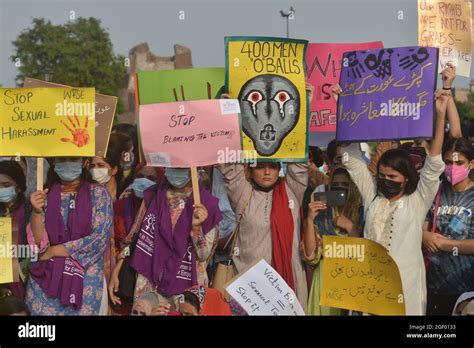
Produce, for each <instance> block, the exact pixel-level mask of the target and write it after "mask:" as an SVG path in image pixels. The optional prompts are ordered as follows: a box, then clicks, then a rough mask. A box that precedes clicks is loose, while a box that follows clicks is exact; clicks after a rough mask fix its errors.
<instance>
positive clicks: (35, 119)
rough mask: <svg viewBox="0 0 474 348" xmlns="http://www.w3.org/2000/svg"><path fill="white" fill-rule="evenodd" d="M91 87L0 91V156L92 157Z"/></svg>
mask: <svg viewBox="0 0 474 348" xmlns="http://www.w3.org/2000/svg"><path fill="white" fill-rule="evenodd" d="M94 125H95V90H94V88H0V138H1V142H2V146H1V147H0V155H2V156H16V155H20V156H33V157H55V156H77V157H78V156H84V157H87V156H94V154H95V127H94Z"/></svg>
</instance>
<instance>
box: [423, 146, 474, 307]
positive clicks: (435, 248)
mask: <svg viewBox="0 0 474 348" xmlns="http://www.w3.org/2000/svg"><path fill="white" fill-rule="evenodd" d="M443 158H444V163H445V164H446V168H445V170H444V175H445V180H444V182H443V183H442V185H441V187H440V189H439V191H438V195H437V197H436V199H435V201H434V203H433V205H432V207H431V209H430V211H429V213H428V215H427V217H426V221H425V224H424V225H423V246H424V247H425V249H426V250H427V251H428V252H429V253H430V255H429V259H430V261H431V262H430V263H429V265H428V268H427V285H428V306H427V315H450V313H451V311H452V308H453V306H454V304H455V303H456V300H457V298H458V297H459V296H460V295H461V294H462V293H464V292H467V291H472V290H473V289H474V217H473V213H474V182H473V181H472V180H471V179H470V178H469V173H470V171H471V170H472V169H473V168H474V148H473V146H472V144H471V143H470V142H469V141H468V140H467V139H465V138H457V139H451V140H449V141H448V142H447V143H446V144H445V146H444V148H443ZM432 232H434V233H432Z"/></svg>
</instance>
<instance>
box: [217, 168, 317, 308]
mask: <svg viewBox="0 0 474 348" xmlns="http://www.w3.org/2000/svg"><path fill="white" fill-rule="evenodd" d="M219 169H220V171H221V173H222V174H223V176H224V182H225V185H226V189H227V192H228V194H229V200H230V203H231V205H232V208H233V210H234V211H235V212H236V214H242V218H241V220H240V230H239V231H238V232H239V233H238V234H237V236H236V242H235V248H234V251H233V258H232V260H233V262H234V265H235V267H236V269H237V272H241V271H242V270H244V269H245V268H246V267H247V266H250V265H251V264H252V263H253V262H255V261H258V260H259V259H260V258H264V259H265V260H266V261H267V262H268V263H270V264H271V265H272V266H273V268H275V270H276V271H277V272H278V273H279V274H280V275H281V276H282V277H283V279H285V281H286V282H287V284H288V285H289V286H290V287H291V288H292V289H293V290H295V291H296V296H297V297H298V300H299V302H300V303H301V306H302V307H303V309H304V310H305V312H306V303H307V300H308V287H307V283H306V274H305V272H304V268H303V262H302V255H301V252H300V242H301V239H300V226H301V217H300V202H302V200H303V195H304V192H305V190H306V186H307V183H308V165H307V164H306V163H290V164H288V170H287V175H286V177H285V178H284V179H280V178H279V171H280V163H278V162H277V163H271V162H259V163H257V165H256V166H255V167H250V166H249V167H244V165H243V164H222V165H220V166H219Z"/></svg>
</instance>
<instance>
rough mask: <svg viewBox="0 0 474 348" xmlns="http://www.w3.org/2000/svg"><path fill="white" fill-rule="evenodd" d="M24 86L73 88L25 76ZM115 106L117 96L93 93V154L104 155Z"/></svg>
mask: <svg viewBox="0 0 474 348" xmlns="http://www.w3.org/2000/svg"><path fill="white" fill-rule="evenodd" d="M23 87H24V88H36V87H48V88H74V87H72V86H66V85H60V84H57V83H52V82H46V81H41V80H37V79H33V78H31V77H26V78H25V82H24V83H23ZM116 108H117V97H114V96H110V95H105V94H100V93H96V94H95V155H96V156H100V157H105V155H106V154H107V147H108V144H109V138H110V132H111V131H112V125H113V122H114V116H115V109H116Z"/></svg>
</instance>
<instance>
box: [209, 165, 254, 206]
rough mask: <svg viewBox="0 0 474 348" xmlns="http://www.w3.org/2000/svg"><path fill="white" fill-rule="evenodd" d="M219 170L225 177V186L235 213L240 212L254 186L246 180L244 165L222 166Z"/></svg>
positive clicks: (219, 166)
mask: <svg viewBox="0 0 474 348" xmlns="http://www.w3.org/2000/svg"><path fill="white" fill-rule="evenodd" d="M217 168H218V169H219V171H220V172H221V173H222V175H223V176H224V184H225V187H226V190H227V194H228V196H229V201H230V204H231V206H232V209H233V210H234V212H240V210H241V209H243V207H244V205H245V203H246V200H248V197H249V195H250V193H251V192H252V185H251V184H250V182H248V181H247V179H246V178H245V168H244V165H243V164H237V163H228V164H220V165H218V166H217Z"/></svg>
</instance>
